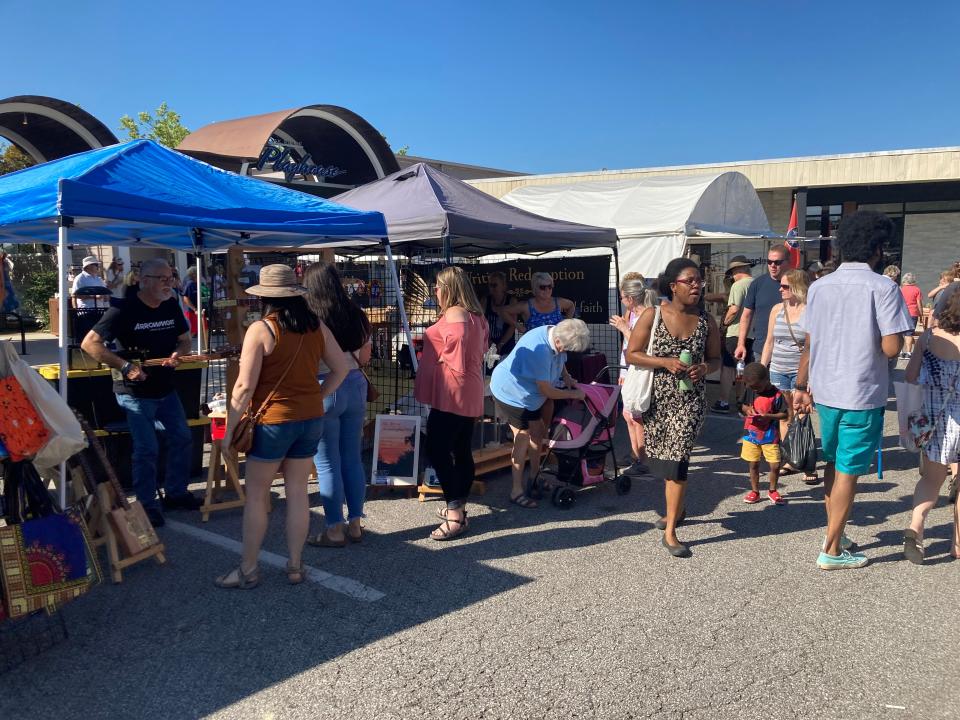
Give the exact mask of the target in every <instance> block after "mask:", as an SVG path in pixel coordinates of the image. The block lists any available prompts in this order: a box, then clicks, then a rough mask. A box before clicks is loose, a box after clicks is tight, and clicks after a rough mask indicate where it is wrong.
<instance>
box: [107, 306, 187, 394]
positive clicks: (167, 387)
mask: <svg viewBox="0 0 960 720" xmlns="http://www.w3.org/2000/svg"><path fill="white" fill-rule="evenodd" d="M93 329H94V331H95V332H96V333H97V334H98V335H99V336H100V337H101V338H103V340H104V342H109V341H111V340H116V341H117V342H118V343H119V345H120V349H119V350H118V351H117V354H118V355H120V357H123V358H126V359H127V360H149V359H151V358H166V357H170V354H171V353H172V352H174V351H175V350H176V349H177V342H178V341H177V338H179V337H180V336H181V335H183V334H184V333H186V332H188V331H189V330H190V327H189V326H188V325H187V320H186V318H185V317H184V316H183V311H182V310H181V309H180V304H179V303H178V302H177V299H176V298H175V297H173V298H170V299H169V300H165V301H164V302H162V303H160V305H159V306H157V307H156V308H152V307H150V306H149V305H145V304H144V303H143V301H141V300H140V298H139V297H137V296H136V295H133V296H131V297H128V298H127V299H126V300H124V302H123V305H122V306H121V307H112V308H110V309H109V310H107V312H105V313H104V314H103V317H102V318H100V321H99V322H98V323H97V324H96V325H94V327H93ZM144 371H145V372H146V373H147V379H146V380H144V381H142V382H130V381H128V380H121V381H116V380H114V383H113V391H114V392H115V393H118V394H120V395H133V396H134V397H139V398H162V397H164V396H166V395H169V394H170V393H171V392H173V389H174V385H173V373H174V372H176V371H175V370H174V369H173V368H165V367H160V366H151V367H148V368H144Z"/></svg>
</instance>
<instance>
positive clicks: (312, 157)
mask: <svg viewBox="0 0 960 720" xmlns="http://www.w3.org/2000/svg"><path fill="white" fill-rule="evenodd" d="M274 146H279V147H281V148H283V149H289V150H290V152H289V155H288V156H287V158H288V159H289V160H290V161H291V162H294V163H304V164H308V165H310V166H311V167H319V168H321V170H322V169H327V170H328V171H329V172H330V173H331V175H323V174H321V173H308V174H306V175H304V174H302V173H296V174H295V175H299V176H300V178H301V179H294V178H293V177H290V176H289V175H288V176H285V175H284V174H283V173H282V172H272V173H271V172H269V171H270V169H271V167H272V165H266V166H265V164H264V162H263V159H264V157H265V155H264V154H265V153H267V152H268V151H270V150H271V148H272V147H274ZM177 149H178V150H179V151H180V152H183V153H185V154H187V155H190V156H192V157H195V158H197V159H199V160H204V161H206V162H208V163H210V164H211V165H215V166H217V167H220V168H223V169H224V170H230V171H233V172H238V173H241V174H257V175H259V176H260V177H262V178H263V179H265V180H271V181H275V182H282V183H285V184H289V185H291V186H293V187H295V188H296V189H297V190H304V191H307V192H311V193H315V194H318V195H323V196H324V197H330V196H332V195H336V194H338V193H341V192H343V191H344V190H348V189H351V188H354V187H357V186H359V185H364V184H366V183H368V182H372V181H373V180H377V179H379V178H382V177H386V176H387V175H389V174H390V173H393V172H396V171H398V170H399V169H400V167H399V165H398V164H397V159H396V157H395V156H394V154H393V151H392V150H391V149H390V146H389V145H388V144H387V142H386V140H385V139H384V137H383V135H381V134H380V132H379V131H377V129H376V128H374V127H373V126H372V125H371V124H370V123H368V122H367V121H366V120H364V119H363V118H362V117H360V116H359V115H357V114H356V113H354V112H351V111H350V110H347V109H346V108H342V107H339V106H336V105H306V106H303V107H299V108H292V109H289V110H280V111H277V112H272V113H265V114H263V115H252V116H250V117H244V118H238V119H236V120H226V121H224V122H217V123H212V124H210V125H205V126H204V127H202V128H200V129H199V130H196V131H194V132H193V133H191V134H190V135H188V136H187V137H186V138H185V139H184V141H183V142H182V143H180V146H179V147H178V148H177ZM281 152H282V150H281ZM266 157H267V158H268V159H269V162H274V161H276V158H277V153H273V154H268V155H267V156H266ZM258 166H259V167H258ZM333 173H335V174H333ZM310 177H312V178H315V179H314V180H312V181H311V180H309V179H308V178H310Z"/></svg>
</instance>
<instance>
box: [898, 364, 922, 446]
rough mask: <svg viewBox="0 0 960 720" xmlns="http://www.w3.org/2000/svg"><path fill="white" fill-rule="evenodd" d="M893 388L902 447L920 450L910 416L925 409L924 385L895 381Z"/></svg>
mask: <svg viewBox="0 0 960 720" xmlns="http://www.w3.org/2000/svg"><path fill="white" fill-rule="evenodd" d="M914 352H916V351H914ZM893 389H894V391H895V392H896V394H897V422H898V423H899V427H900V447H902V448H903V449H904V450H907V451H909V452H919V451H920V447H919V446H918V445H917V439H916V437H914V435H913V433H911V432H910V416H911V415H913V414H914V413H918V412H920V411H922V410H923V396H924V390H923V385H915V384H913V383H908V382H895V383H894V384H893Z"/></svg>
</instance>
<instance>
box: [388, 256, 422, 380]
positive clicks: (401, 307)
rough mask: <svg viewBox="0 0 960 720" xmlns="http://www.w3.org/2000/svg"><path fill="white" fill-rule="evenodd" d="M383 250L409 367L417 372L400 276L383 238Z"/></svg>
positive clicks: (415, 356)
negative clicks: (408, 358)
mask: <svg viewBox="0 0 960 720" xmlns="http://www.w3.org/2000/svg"><path fill="white" fill-rule="evenodd" d="M383 248H384V250H386V252H387V267H389V268H390V277H391V279H392V280H393V289H394V291H395V292H396V293H397V309H398V310H399V311H400V322H401V323H402V324H403V334H404V335H406V336H407V349H408V350H409V351H410V365H411V367H412V368H413V371H414V372H417V370H418V369H419V367H418V366H417V351H416V349H414V347H413V333H411V332H410V322H409V321H408V320H407V309H406V308H405V307H404V305H403V290H402V289H401V287H400V276H399V275H397V264H396V263H395V262H394V261H393V249H392V248H391V247H390V241H389V240H387V239H386V238H384V240H383Z"/></svg>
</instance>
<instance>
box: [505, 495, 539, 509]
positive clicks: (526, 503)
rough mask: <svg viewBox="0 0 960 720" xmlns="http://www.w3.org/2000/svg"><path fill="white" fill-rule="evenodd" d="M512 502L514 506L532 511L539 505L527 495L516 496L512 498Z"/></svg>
mask: <svg viewBox="0 0 960 720" xmlns="http://www.w3.org/2000/svg"><path fill="white" fill-rule="evenodd" d="M510 502H512V503H513V504H514V505H519V506H520V507H522V508H525V509H527V510H532V509H533V508H535V507H537V506H538V505H539V503H538V502H537V501H536V500H534V499H533V498H531V497H530V496H529V495H527V494H526V493H520V494H519V495H516V496H514V497H512V498H510Z"/></svg>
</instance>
